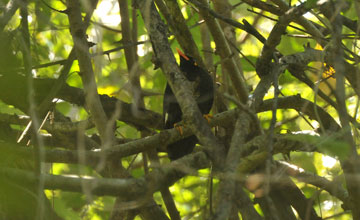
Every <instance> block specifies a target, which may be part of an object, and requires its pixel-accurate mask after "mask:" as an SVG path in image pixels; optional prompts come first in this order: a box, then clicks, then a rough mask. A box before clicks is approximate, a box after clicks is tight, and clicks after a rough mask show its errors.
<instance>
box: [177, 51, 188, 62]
mask: <svg viewBox="0 0 360 220" xmlns="http://www.w3.org/2000/svg"><path fill="white" fill-rule="evenodd" d="M176 50H177V52H178V54H179V55H180V56H182V57H183V58H184V59H185V60H190V59H189V57H187V56H186V55H185V54H184V53H183V52H181V50H180V49H179V48H176Z"/></svg>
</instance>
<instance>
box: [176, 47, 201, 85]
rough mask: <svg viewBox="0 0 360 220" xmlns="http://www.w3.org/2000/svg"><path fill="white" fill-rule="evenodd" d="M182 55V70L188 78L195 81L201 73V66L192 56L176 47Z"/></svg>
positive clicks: (180, 55)
mask: <svg viewBox="0 0 360 220" xmlns="http://www.w3.org/2000/svg"><path fill="white" fill-rule="evenodd" d="M176 50H177V52H178V54H179V57H180V70H181V71H182V72H184V73H185V74H186V75H185V76H186V78H187V79H188V80H190V81H194V80H195V79H196V77H197V76H198V73H199V66H198V64H197V63H196V61H195V60H194V58H192V57H191V56H188V55H185V54H184V53H183V52H181V50H179V49H178V48H176Z"/></svg>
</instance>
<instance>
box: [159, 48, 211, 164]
mask: <svg viewBox="0 0 360 220" xmlns="http://www.w3.org/2000/svg"><path fill="white" fill-rule="evenodd" d="M178 53H179V56H180V70H181V71H182V72H183V73H184V74H185V77H186V78H187V79H188V80H189V81H190V83H191V85H192V87H193V88H192V89H193V94H194V98H195V100H196V102H197V104H198V107H199V109H200V111H201V113H202V114H208V113H209V111H210V109H211V106H212V104H213V100H214V86H213V81H212V78H211V76H210V75H209V73H208V72H207V71H206V70H204V69H203V68H201V67H199V66H198V65H197V63H196V62H195V60H194V59H193V58H192V57H190V56H187V55H184V54H183V53H182V52H181V51H180V50H178ZM163 114H164V119H165V129H169V128H173V127H174V124H175V123H177V122H180V121H181V120H182V112H181V109H180V106H179V104H178V102H177V100H176V97H175V95H174V93H173V91H172V90H171V88H170V85H169V84H168V83H167V84H166V88H165V93H164V102H163ZM197 141H198V140H197V138H196V136H195V135H192V136H189V137H186V138H184V139H182V140H179V141H177V142H175V143H172V144H170V145H168V146H167V152H168V156H169V158H170V159H171V160H176V159H178V158H180V157H183V156H185V155H187V154H190V153H191V152H192V151H193V149H194V147H195V145H196V143H197Z"/></svg>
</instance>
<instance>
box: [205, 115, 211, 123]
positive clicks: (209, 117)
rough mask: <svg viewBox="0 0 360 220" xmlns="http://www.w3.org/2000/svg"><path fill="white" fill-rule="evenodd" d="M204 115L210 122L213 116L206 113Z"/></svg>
mask: <svg viewBox="0 0 360 220" xmlns="http://www.w3.org/2000/svg"><path fill="white" fill-rule="evenodd" d="M203 117H204V118H205V119H206V121H207V122H208V123H210V119H211V118H213V116H212V115H210V114H205V115H203Z"/></svg>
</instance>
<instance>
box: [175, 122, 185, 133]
mask: <svg viewBox="0 0 360 220" xmlns="http://www.w3.org/2000/svg"><path fill="white" fill-rule="evenodd" d="M183 127H185V126H184V125H179V124H176V123H175V124H174V128H175V129H176V130H177V131H178V132H179V133H180V135H183V134H184V131H183Z"/></svg>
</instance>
